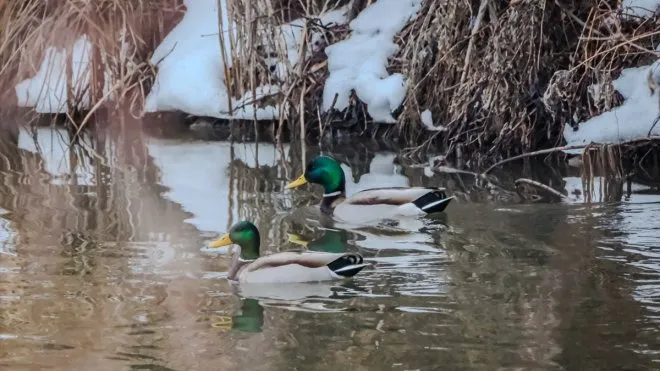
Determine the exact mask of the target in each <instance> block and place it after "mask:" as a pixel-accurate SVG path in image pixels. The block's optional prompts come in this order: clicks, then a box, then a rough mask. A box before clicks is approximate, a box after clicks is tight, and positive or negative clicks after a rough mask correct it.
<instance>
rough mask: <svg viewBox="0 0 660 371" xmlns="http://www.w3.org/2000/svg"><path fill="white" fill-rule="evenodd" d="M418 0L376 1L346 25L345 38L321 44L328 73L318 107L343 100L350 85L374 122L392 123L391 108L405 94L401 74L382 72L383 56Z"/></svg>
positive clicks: (393, 46)
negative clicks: (348, 26) (346, 34)
mask: <svg viewBox="0 0 660 371" xmlns="http://www.w3.org/2000/svg"><path fill="white" fill-rule="evenodd" d="M421 3H422V2H421V0H378V1H377V2H376V3H374V4H372V5H370V6H368V7H367V8H366V9H365V10H363V11H362V12H361V13H360V14H359V15H358V17H357V18H356V19H354V20H353V21H352V22H351V24H350V27H351V30H352V31H353V32H352V34H351V37H350V38H348V39H346V40H344V41H341V42H338V43H336V44H334V45H331V46H329V47H327V48H326V50H325V52H326V54H327V55H328V69H329V70H330V76H329V77H328V80H327V81H326V83H325V87H324V90H323V110H324V111H327V110H329V109H330V108H331V107H333V105H332V104H333V101H334V100H335V96H336V97H337V98H336V101H335V103H334V108H335V109H338V110H343V109H346V108H347V107H348V105H349V97H350V94H351V90H355V93H356V94H357V96H358V98H359V99H360V100H361V101H362V102H364V103H366V104H367V110H368V112H369V115H370V116H371V117H372V118H373V119H374V121H376V122H380V123H394V122H395V120H394V118H393V117H392V115H391V113H392V111H394V110H395V109H397V108H398V107H399V106H400V105H401V103H402V102H403V99H404V98H405V94H406V84H405V81H404V76H403V75H402V74H399V73H395V74H393V75H390V74H389V73H388V72H387V68H386V67H387V65H388V63H387V59H388V58H389V57H391V56H392V55H394V53H395V52H396V51H397V45H396V44H394V42H393V41H392V40H393V38H394V36H395V35H396V34H397V33H399V32H400V31H401V29H403V27H404V26H405V25H406V24H407V23H408V21H410V19H411V18H413V17H414V16H415V15H416V14H417V12H418V11H419V10H420V8H421Z"/></svg>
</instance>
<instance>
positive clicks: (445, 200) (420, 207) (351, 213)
mask: <svg viewBox="0 0 660 371" xmlns="http://www.w3.org/2000/svg"><path fill="white" fill-rule="evenodd" d="M307 183H314V184H319V185H321V186H323V190H324V192H323V201H321V205H320V207H321V212H323V213H324V214H328V215H334V216H336V217H338V218H339V219H343V220H349V221H360V220H372V219H382V218H392V217H397V216H419V215H427V214H431V213H436V212H442V211H444V210H445V208H446V207H447V205H449V202H451V200H452V199H453V197H447V194H446V193H445V190H444V189H443V188H432V187H382V188H370V189H365V190H363V191H360V192H357V193H355V194H354V195H352V196H351V197H348V198H347V197H346V178H345V175H344V171H343V170H342V168H341V166H340V165H339V162H338V161H337V160H335V159H334V158H332V157H330V156H323V155H320V156H316V157H314V158H313V159H312V160H311V161H309V163H307V166H306V168H305V172H304V173H303V174H302V175H301V176H300V177H298V179H296V180H294V181H293V182H291V183H289V184H288V185H287V186H286V188H287V189H290V188H297V187H300V186H302V185H304V184H307Z"/></svg>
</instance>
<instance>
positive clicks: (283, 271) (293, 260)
mask: <svg viewBox="0 0 660 371" xmlns="http://www.w3.org/2000/svg"><path fill="white" fill-rule="evenodd" d="M367 265H368V264H364V263H363V258H362V256H361V255H360V254H354V253H344V254H335V253H321V252H309V253H297V252H281V253H277V254H272V255H266V256H263V257H260V258H259V259H257V260H255V261H254V262H252V263H250V264H249V265H248V266H247V267H246V270H245V272H244V273H242V275H243V276H244V277H245V278H244V279H245V280H246V281H251V282H306V281H324V280H332V279H340V278H345V277H352V276H354V275H356V274H357V273H358V272H359V271H361V270H362V268H364V267H365V266H367Z"/></svg>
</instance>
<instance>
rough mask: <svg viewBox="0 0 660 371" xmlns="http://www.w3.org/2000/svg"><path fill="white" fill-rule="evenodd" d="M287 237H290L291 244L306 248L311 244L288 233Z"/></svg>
mask: <svg viewBox="0 0 660 371" xmlns="http://www.w3.org/2000/svg"><path fill="white" fill-rule="evenodd" d="M287 235H288V236H289V242H291V243H295V244H296V245H302V246H305V247H307V244H309V242H307V241H305V240H303V239H302V238H301V237H300V236H298V235H297V234H293V233H287Z"/></svg>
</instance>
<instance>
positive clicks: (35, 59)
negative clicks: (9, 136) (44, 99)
mask: <svg viewBox="0 0 660 371" xmlns="http://www.w3.org/2000/svg"><path fill="white" fill-rule="evenodd" d="M184 11H185V8H184V7H183V5H182V2H181V0H95V1H83V0H51V1H43V0H8V1H3V2H0V17H1V18H0V20H1V22H2V23H1V25H2V27H0V40H1V41H0V82H1V83H2V86H4V87H5V89H4V90H3V91H2V97H3V99H2V101H3V103H5V105H4V107H3V108H9V107H12V106H15V105H16V96H15V93H14V90H13V87H14V86H15V85H16V84H17V83H18V82H19V81H21V80H23V79H25V78H29V77H32V76H34V75H35V74H36V72H37V71H38V70H39V67H40V64H41V63H42V60H43V59H44V55H45V52H46V50H47V49H48V48H49V47H54V48H56V49H57V50H65V51H66V52H67V54H68V55H70V54H71V51H72V47H73V44H74V43H75V41H76V40H78V39H79V38H80V37H81V36H83V35H86V36H87V37H88V38H89V40H90V42H91V43H92V44H93V46H94V48H93V51H92V53H91V54H92V57H91V63H90V66H91V67H90V69H91V74H92V79H91V83H90V86H89V90H90V91H89V93H90V94H91V104H92V106H94V107H99V106H101V105H103V104H107V96H104V94H103V88H102V87H103V84H104V75H103V74H104V71H108V72H110V73H111V74H112V76H113V81H110V82H109V84H111V85H112V87H113V92H114V93H115V94H116V96H118V97H119V98H120V99H121V100H124V99H126V98H130V99H129V100H128V102H131V100H135V99H137V98H139V97H141V96H143V95H144V94H145V91H144V90H145V88H148V83H149V81H150V79H151V77H152V76H153V71H152V70H153V69H152V68H151V66H149V65H148V63H147V61H148V59H149V57H150V55H151V53H152V52H153V50H154V49H155V47H156V46H157V45H158V43H160V41H161V40H162V39H163V38H164V36H165V35H166V34H167V33H168V32H169V31H170V30H171V29H172V27H173V26H174V25H175V24H176V23H177V22H178V20H179V19H180V18H181V17H182V15H183V13H184ZM69 59H70V58H69ZM69 64H70V62H69ZM70 68H71V67H70V66H67V69H70ZM70 75H71V74H69V80H70ZM68 84H69V85H68V86H67V89H68V91H70V92H72V90H74V89H73V88H74V87H72V86H70V81H68ZM129 92H130V93H132V94H131V95H130V97H129V96H128V95H129ZM83 93H84V92H80V91H78V92H74V94H69V102H68V105H69V107H70V111H72V112H75V111H76V110H77V109H78V107H79V104H78V103H80V102H79V100H80V99H81V96H82V95H83ZM131 104H133V105H135V106H138V105H140V104H141V102H132V103H131Z"/></svg>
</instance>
